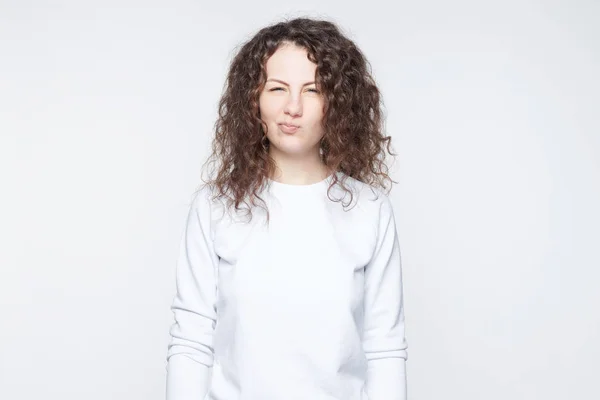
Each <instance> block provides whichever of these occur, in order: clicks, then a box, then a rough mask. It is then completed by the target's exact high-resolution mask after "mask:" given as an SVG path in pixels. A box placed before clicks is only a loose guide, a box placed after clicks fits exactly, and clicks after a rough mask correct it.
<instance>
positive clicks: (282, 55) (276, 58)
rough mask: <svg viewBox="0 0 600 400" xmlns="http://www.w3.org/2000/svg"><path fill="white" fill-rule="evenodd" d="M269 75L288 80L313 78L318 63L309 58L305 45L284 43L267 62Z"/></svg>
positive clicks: (269, 76)
mask: <svg viewBox="0 0 600 400" xmlns="http://www.w3.org/2000/svg"><path fill="white" fill-rule="evenodd" d="M265 67H266V70H267V77H268V78H279V79H283V80H286V81H288V82H290V83H291V82H293V81H294V80H298V81H303V82H304V81H305V80H306V79H309V80H310V79H313V78H314V77H315V73H316V71H317V64H315V63H313V62H312V61H310V60H309V59H308V53H307V51H306V49H304V48H303V47H299V46H296V45H291V44H284V45H282V46H281V47H279V48H278V49H277V50H276V51H275V53H273V55H272V56H271V57H269V59H268V60H267V63H266V66H265Z"/></svg>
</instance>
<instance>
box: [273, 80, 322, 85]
mask: <svg viewBox="0 0 600 400" xmlns="http://www.w3.org/2000/svg"><path fill="white" fill-rule="evenodd" d="M269 81H274V82H279V83H281V84H283V85H285V86H290V84H289V83H287V82H285V81H282V80H281V79H276V78H269V79H267V82H269ZM314 83H315V82H314V81H312V82H306V83H305V84H303V85H302V86H307V85H313V84H314Z"/></svg>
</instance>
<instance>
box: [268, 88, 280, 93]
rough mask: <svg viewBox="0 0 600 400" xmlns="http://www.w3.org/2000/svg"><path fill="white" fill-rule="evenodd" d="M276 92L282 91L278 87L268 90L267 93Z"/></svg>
mask: <svg viewBox="0 0 600 400" xmlns="http://www.w3.org/2000/svg"><path fill="white" fill-rule="evenodd" d="M276 90H283V88H280V87H274V88H272V89H270V90H269V92H274V91H276Z"/></svg>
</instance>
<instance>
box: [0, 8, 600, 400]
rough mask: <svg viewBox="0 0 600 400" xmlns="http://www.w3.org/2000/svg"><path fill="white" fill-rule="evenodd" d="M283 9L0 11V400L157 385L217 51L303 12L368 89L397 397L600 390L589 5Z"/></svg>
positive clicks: (574, 394)
mask: <svg viewBox="0 0 600 400" xmlns="http://www.w3.org/2000/svg"><path fill="white" fill-rule="evenodd" d="M283 3H284V2H276V1H252V2H241V1H240V2H238V3H237V4H235V3H231V2H226V1H223V2H210V3H208V2H202V1H166V0H162V1H158V0H157V1H147V0H146V1H135V0H119V1H114V0H111V1H106V0H104V1H47V2H44V1H16V0H15V1H8V0H2V1H0V168H1V171H2V172H1V173H2V175H1V176H2V179H1V182H2V197H1V200H0V201H1V205H2V207H0V234H1V237H0V239H1V242H0V243H1V252H0V262H1V269H0V316H1V320H0V321H1V322H0V324H1V325H0V326H1V328H0V398H1V399H7V400H8V399H11V400H21V399H41V398H44V399H62V400H80V399H86V400H96V399H97V400H100V399H102V400H105V399H111V400H159V399H163V398H164V385H165V373H166V370H165V365H166V362H165V356H166V349H167V343H168V330H169V328H170V325H171V323H172V321H173V316H172V313H171V311H170V309H169V307H170V304H171V300H172V297H173V295H174V291H175V275H174V274H175V260H176V255H177V248H178V243H179V240H180V235H181V234H182V231H183V227H184V221H185V215H186V213H187V209H188V205H189V202H190V201H191V196H192V193H193V191H194V189H196V188H197V185H198V184H199V183H200V175H199V173H200V166H201V164H202V162H203V161H204V159H205V157H206V156H207V155H208V151H209V144H210V139H211V134H212V127H213V123H214V120H215V117H216V105H217V101H218V98H219V96H220V94H221V90H222V87H223V83H224V79H225V74H226V69H227V66H228V63H229V61H230V59H231V56H232V55H233V52H234V49H235V48H236V46H238V45H239V44H240V43H241V42H242V41H244V40H246V39H248V38H249V37H250V36H251V35H252V34H253V33H254V32H256V30H257V29H259V28H260V27H262V26H264V25H266V24H270V23H272V22H275V21H278V20H279V19H280V18H283V17H295V16H303V15H308V16H312V17H323V18H327V19H333V20H334V21H336V22H337V23H339V24H340V26H341V27H342V29H343V30H344V32H346V34H348V36H349V37H350V38H352V39H353V40H355V41H356V43H357V44H358V45H359V46H360V47H361V48H362V50H363V51H364V53H365V55H366V56H367V58H368V59H369V61H370V63H371V65H372V68H373V73H374V75H375V78H376V80H377V82H378V84H379V85H380V87H381V90H382V92H383V96H384V100H385V105H386V115H387V124H386V132H387V133H388V134H390V135H391V136H392V137H393V143H394V148H395V149H396V151H397V153H398V154H399V156H398V159H397V162H396V164H394V166H393V177H394V179H396V180H398V181H399V182H400V183H399V185H397V186H395V187H394V189H393V191H392V194H391V197H392V201H393V203H394V206H395V210H396V218H397V221H398V230H399V235H400V244H401V250H402V262H403V269H404V289H405V305H406V324H407V330H406V333H407V339H408V343H409V359H408V364H407V365H408V384H409V386H408V387H409V389H408V390H409V399H410V400H438V399H460V400H482V399H485V400H496V399H497V400H506V399H511V400H516V399H523V400H531V399H544V400H558V399H561V400H562V399H578V400H583V399H590V400H595V399H599V398H600V388H599V386H598V384H597V379H598V376H599V375H600V357H599V355H600V340H599V339H600V313H599V312H598V305H599V304H600V291H599V290H598V287H599V283H600V282H599V281H600V255H599V251H598V249H599V247H600V234H599V231H600V228H599V227H600V212H599V208H600V123H599V119H600V117H599V109H600V107H599V105H600V104H599V103H600V101H599V100H600V96H599V93H600V79H599V77H598V71H600V29H599V24H598V21H599V19H600V5H599V3H598V2H597V1H593V0H589V1H566V0H564V1H542V0H539V1H534V0H520V1H516V0H512V1H475V0H472V1H467V0H456V1H452V2H448V1H443V0H426V1H418V2H416V1H411V2H409V1H400V2H383V1H381V2H378V1H369V2H358V3H352V2H346V1H335V2H334V1H331V2H326V3H322V2H321V1H305V2H303V3H301V4H300V3H298V4H294V5H286V4H283ZM274 379H276V377H274Z"/></svg>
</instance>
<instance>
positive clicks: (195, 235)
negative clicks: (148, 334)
mask: <svg viewBox="0 0 600 400" xmlns="http://www.w3.org/2000/svg"><path fill="white" fill-rule="evenodd" d="M218 260H219V258H218V256H217V255H216V253H215V251H214V248H213V239H212V232H211V210H210V203H209V200H208V197H207V193H206V191H205V188H203V189H201V191H199V193H198V194H197V195H196V196H195V197H194V200H193V201H192V205H191V207H190V209H189V212H188V217H187V222H186V226H185V229H184V232H183V236H182V238H181V241H180V247H179V256H178V259H177V265H176V284H177V291H176V294H175V297H174V300H173V303H172V306H171V309H172V311H173V314H174V317H175V323H174V324H173V325H172V326H171V329H170V335H171V337H170V343H169V346H168V351H167V390H166V398H167V400H202V399H203V398H204V397H205V395H206V392H207V391H208V386H209V381H210V374H211V367H212V364H213V331H214V327H215V323H216V308H215V302H216V268H217V265H218Z"/></svg>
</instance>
